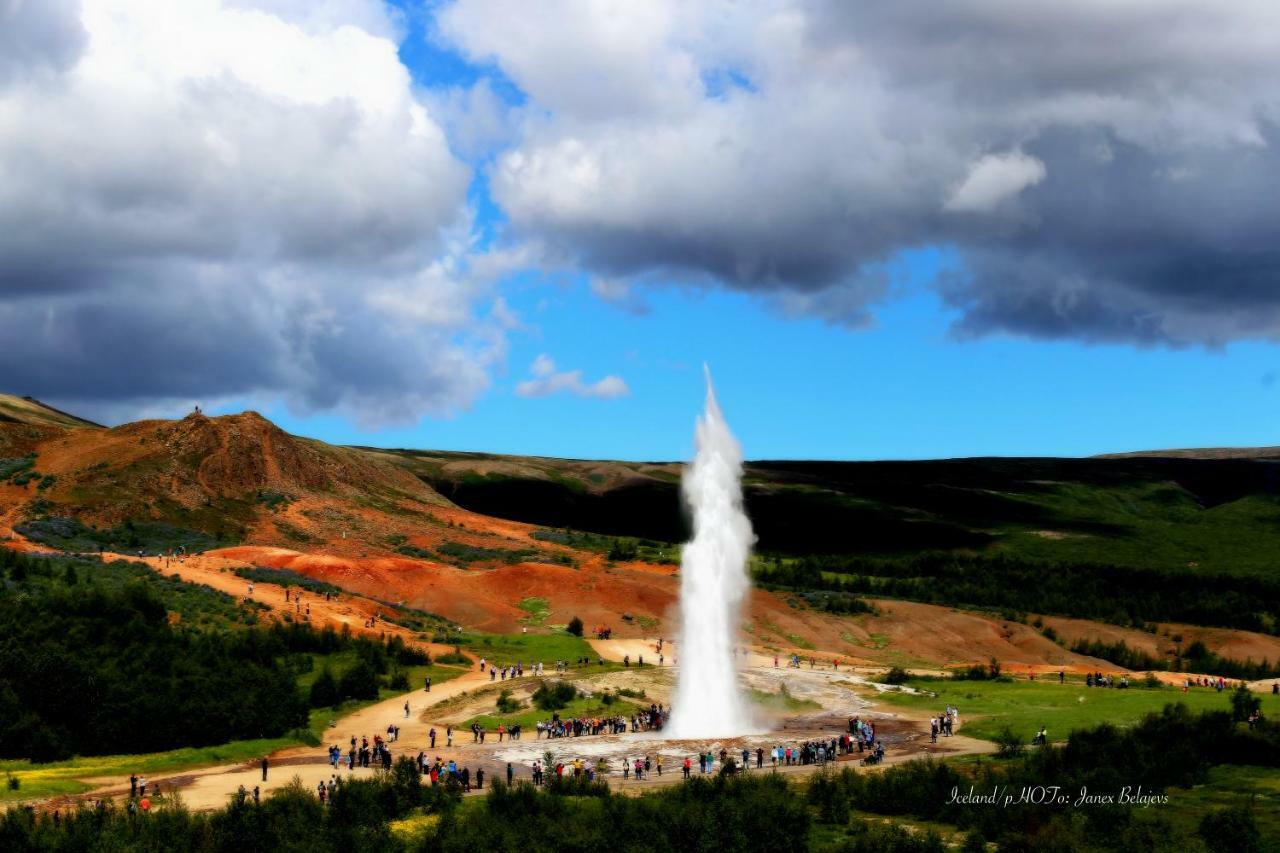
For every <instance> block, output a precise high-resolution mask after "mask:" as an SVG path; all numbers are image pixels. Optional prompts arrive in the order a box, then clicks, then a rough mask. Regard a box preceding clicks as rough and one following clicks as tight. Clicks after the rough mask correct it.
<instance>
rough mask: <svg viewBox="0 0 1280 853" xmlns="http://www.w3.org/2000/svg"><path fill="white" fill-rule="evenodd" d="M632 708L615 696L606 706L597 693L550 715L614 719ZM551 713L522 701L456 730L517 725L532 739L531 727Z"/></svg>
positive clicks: (564, 718) (489, 728) (491, 728)
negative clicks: (512, 710)
mask: <svg viewBox="0 0 1280 853" xmlns="http://www.w3.org/2000/svg"><path fill="white" fill-rule="evenodd" d="M494 702H495V703H496V702H497V695H496V694H495V695H494ZM636 708H637V706H636V705H635V704H634V703H632V702H631V701H630V700H629V699H624V698H622V697H615V699H614V700H613V703H612V704H609V705H606V704H605V703H604V702H603V701H601V697H600V696H599V695H598V694H597V695H595V696H589V697H588V696H579V697H578V698H577V699H574V700H573V701H571V702H570V703H569V704H568V705H566V706H565V707H564V708H562V709H560V710H559V711H556V712H554V713H558V714H559V715H560V719H562V720H567V719H570V718H572V717H616V716H618V715H619V714H621V715H622V716H626V717H629V716H631V714H633V713H634V712H635V710H636ZM552 713H553V712H551V711H541V710H539V709H538V708H536V707H534V706H533V704H532V703H529V702H526V703H525V707H523V708H521V709H520V710H519V711H516V712H515V713H512V714H500V713H498V711H497V710H496V708H495V710H494V712H493V713H491V714H480V715H478V716H475V717H472V718H471V719H469V720H467V721H466V722H465V723H463V724H462V725H460V726H457V727H456V728H459V729H466V728H469V727H470V726H472V725H474V724H475V723H479V724H480V725H481V726H483V727H484V728H485V729H487V730H489V731H493V730H494V729H495V728H497V727H498V724H499V723H501V724H502V725H504V726H507V727H510V726H513V725H520V726H523V727H524V731H525V735H526V737H527V738H532V737H533V736H534V735H535V729H534V726H535V725H537V723H538V721H539V720H550V719H551V715H552Z"/></svg>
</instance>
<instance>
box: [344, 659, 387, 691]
mask: <svg viewBox="0 0 1280 853" xmlns="http://www.w3.org/2000/svg"><path fill="white" fill-rule="evenodd" d="M338 686H339V692H340V693H341V694H342V697H343V698H344V699H377V698H378V673H377V672H375V671H374V669H373V667H372V666H370V665H369V663H368V662H367V661H363V660H357V661H356V662H355V663H354V664H352V665H351V668H350V669H348V670H347V671H346V672H344V673H342V678H341V679H340V680H339V682H338Z"/></svg>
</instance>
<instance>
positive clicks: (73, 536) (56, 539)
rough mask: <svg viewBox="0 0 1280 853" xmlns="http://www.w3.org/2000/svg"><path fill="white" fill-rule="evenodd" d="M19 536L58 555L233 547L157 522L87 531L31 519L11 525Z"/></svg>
mask: <svg viewBox="0 0 1280 853" xmlns="http://www.w3.org/2000/svg"><path fill="white" fill-rule="evenodd" d="M13 529H14V530H16V531H17V532H18V533H21V534H22V535H23V536H25V537H27V538H28V539H30V540H32V541H33V542H39V543H41V544H42V545H48V546H50V547H52V548H57V549H58V550H60V551H75V552H81V553H96V552H99V551H116V552H123V553H132V552H136V551H142V552H143V553H144V554H159V553H162V552H166V551H170V550H173V549H176V548H185V549H186V551H187V552H188V553H191V554H196V553H199V552H201V551H207V550H210V549H212V548H221V547H225V546H227V545H231V544H234V543H232V542H231V541H229V540H225V539H220V538H218V537H216V536H212V535H210V534H208V533H204V532H201V531H199V530H188V529H185V528H182V527H174V526H172V525H169V524H165V523H163V522H159V521H133V520H129V521H125V522H124V523H123V524H118V525H116V526H115V527H110V528H99V527H90V526H88V525H86V524H84V523H83V522H81V521H80V520H79V519H76V518H62V517H57V516H53V517H49V518H34V519H30V520H28V521H24V522H22V523H21V524H17V525H14V528H13Z"/></svg>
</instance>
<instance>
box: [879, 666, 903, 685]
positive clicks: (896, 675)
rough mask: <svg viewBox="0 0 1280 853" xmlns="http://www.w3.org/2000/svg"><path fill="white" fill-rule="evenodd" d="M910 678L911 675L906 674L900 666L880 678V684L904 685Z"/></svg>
mask: <svg viewBox="0 0 1280 853" xmlns="http://www.w3.org/2000/svg"><path fill="white" fill-rule="evenodd" d="M909 678H911V673H909V672H907V671H906V670H905V669H903V668H902V667H900V666H895V667H893V668H892V669H890V670H889V671H888V672H886V673H885V674H884V675H883V676H881V677H880V683H881V684H906V683H907V679H909Z"/></svg>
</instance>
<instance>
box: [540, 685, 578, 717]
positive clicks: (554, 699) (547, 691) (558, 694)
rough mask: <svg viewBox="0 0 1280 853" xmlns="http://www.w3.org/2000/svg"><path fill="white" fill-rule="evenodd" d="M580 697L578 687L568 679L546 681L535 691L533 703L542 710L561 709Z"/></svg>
mask: <svg viewBox="0 0 1280 853" xmlns="http://www.w3.org/2000/svg"><path fill="white" fill-rule="evenodd" d="M576 698H578V688H576V687H574V686H573V685H572V684H570V683H569V682H567V681H544V682H542V683H541V684H539V685H538V689H537V690H535V691H534V692H533V704H534V705H536V706H537V707H538V709H539V710H541V711H559V710H560V709H562V708H564V707H565V706H566V705H568V704H569V703H570V702H572V701H573V700H574V699H576Z"/></svg>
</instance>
